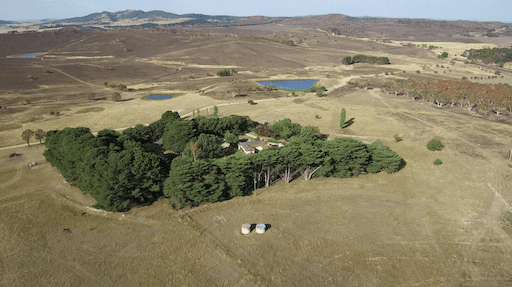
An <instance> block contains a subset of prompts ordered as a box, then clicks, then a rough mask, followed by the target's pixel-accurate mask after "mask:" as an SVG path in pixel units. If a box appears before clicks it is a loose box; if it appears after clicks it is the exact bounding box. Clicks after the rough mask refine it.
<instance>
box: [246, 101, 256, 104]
mask: <svg viewBox="0 0 512 287" xmlns="http://www.w3.org/2000/svg"><path fill="white" fill-rule="evenodd" d="M247 103H248V104H250V105H255V104H256V103H255V102H254V101H253V100H248V101H247Z"/></svg>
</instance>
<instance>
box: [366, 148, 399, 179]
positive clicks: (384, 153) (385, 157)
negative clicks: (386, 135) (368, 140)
mask: <svg viewBox="0 0 512 287" xmlns="http://www.w3.org/2000/svg"><path fill="white" fill-rule="evenodd" d="M367 148H368V151H369V152H370V164H369V165H368V166H367V168H366V171H367V172H368V173H377V172H380V171H382V170H385V171H386V172H387V173H394V172H397V171H399V170H400V169H401V168H402V167H403V165H404V161H403V159H402V158H401V157H400V156H399V155H398V154H397V153H396V152H394V151H392V150H391V149H390V148H389V147H387V146H385V145H384V144H383V143H382V142H380V141H377V142H374V143H372V144H369V145H367Z"/></svg>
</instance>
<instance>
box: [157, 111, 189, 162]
mask: <svg viewBox="0 0 512 287" xmlns="http://www.w3.org/2000/svg"><path fill="white" fill-rule="evenodd" d="M195 133H196V129H195V127H194V122H192V121H187V120H183V119H177V120H175V121H173V122H170V123H169V124H167V125H166V126H165V130H164V135H163V137H162V145H163V148H164V149H166V150H171V151H172V152H174V153H176V154H181V153H182V152H183V151H184V150H185V148H186V147H187V145H188V142H189V141H190V140H191V139H192V138H193V137H194V136H195Z"/></svg>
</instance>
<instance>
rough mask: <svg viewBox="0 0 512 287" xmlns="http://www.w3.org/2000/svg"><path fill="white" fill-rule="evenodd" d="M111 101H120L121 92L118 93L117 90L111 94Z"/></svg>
mask: <svg viewBox="0 0 512 287" xmlns="http://www.w3.org/2000/svg"><path fill="white" fill-rule="evenodd" d="M112 101H114V102H120V101H121V94H119V93H118V92H114V93H113V94H112Z"/></svg>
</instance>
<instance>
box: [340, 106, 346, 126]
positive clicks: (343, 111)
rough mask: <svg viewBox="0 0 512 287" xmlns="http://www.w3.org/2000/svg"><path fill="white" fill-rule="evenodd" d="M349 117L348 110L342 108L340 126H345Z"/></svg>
mask: <svg viewBox="0 0 512 287" xmlns="http://www.w3.org/2000/svg"><path fill="white" fill-rule="evenodd" d="M346 119H347V111H345V109H341V118H340V128H343V127H344V126H345V120H346Z"/></svg>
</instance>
